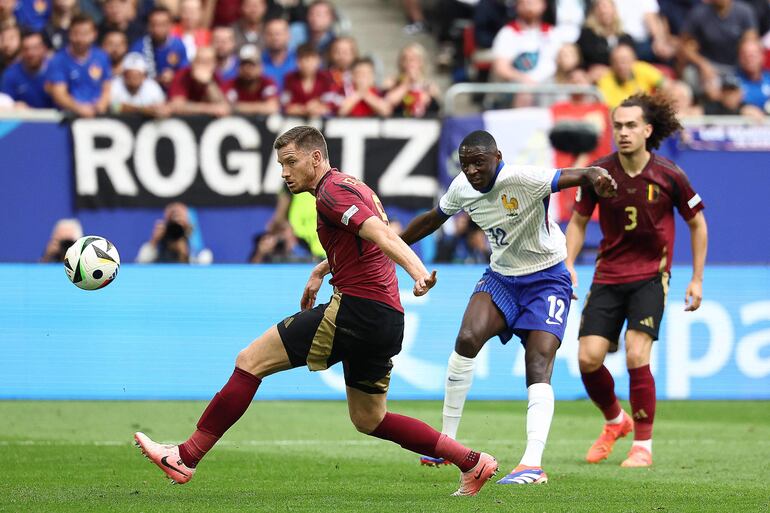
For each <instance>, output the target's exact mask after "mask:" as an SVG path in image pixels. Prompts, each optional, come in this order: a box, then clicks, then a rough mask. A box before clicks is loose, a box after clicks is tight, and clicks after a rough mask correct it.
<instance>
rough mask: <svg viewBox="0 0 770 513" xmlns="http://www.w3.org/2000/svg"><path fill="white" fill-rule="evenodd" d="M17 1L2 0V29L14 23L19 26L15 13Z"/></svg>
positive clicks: (0, 8)
mask: <svg viewBox="0 0 770 513" xmlns="http://www.w3.org/2000/svg"><path fill="white" fill-rule="evenodd" d="M16 1H17V0H0V29H3V28H6V27H10V26H12V25H15V26H18V24H19V22H18V20H17V19H16V14H15V13H16Z"/></svg>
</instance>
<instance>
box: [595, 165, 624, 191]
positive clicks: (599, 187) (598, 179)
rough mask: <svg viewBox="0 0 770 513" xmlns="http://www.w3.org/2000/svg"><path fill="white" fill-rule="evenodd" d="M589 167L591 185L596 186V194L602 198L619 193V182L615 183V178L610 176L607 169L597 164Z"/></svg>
mask: <svg viewBox="0 0 770 513" xmlns="http://www.w3.org/2000/svg"><path fill="white" fill-rule="evenodd" d="M588 169H589V171H588V177H589V179H590V180H591V185H593V186H594V190H595V191H596V194H598V195H599V196H601V197H602V198H612V197H613V196H615V195H617V192H618V184H617V183H615V179H614V178H612V177H611V176H610V174H609V173H608V172H607V170H606V169H604V168H603V167H596V166H594V167H590V168H588Z"/></svg>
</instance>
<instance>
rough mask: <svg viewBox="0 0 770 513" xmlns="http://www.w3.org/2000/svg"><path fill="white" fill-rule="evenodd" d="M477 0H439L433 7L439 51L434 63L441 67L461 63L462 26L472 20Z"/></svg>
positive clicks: (444, 67) (445, 67)
mask: <svg viewBox="0 0 770 513" xmlns="http://www.w3.org/2000/svg"><path fill="white" fill-rule="evenodd" d="M478 3H479V0H439V1H438V4H437V6H436V9H435V13H434V19H435V21H436V24H435V27H436V30H435V32H436V39H438V44H439V51H438V54H437V55H436V64H437V66H438V67H439V68H441V69H449V68H451V67H454V66H460V65H462V63H463V62H462V61H463V55H462V52H463V44H464V41H463V34H462V31H463V28H464V27H465V26H467V25H469V24H470V23H471V22H472V20H473V11H474V9H475V8H476V6H477V5H478Z"/></svg>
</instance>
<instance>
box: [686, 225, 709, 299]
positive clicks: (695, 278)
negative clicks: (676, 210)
mask: <svg viewBox="0 0 770 513" xmlns="http://www.w3.org/2000/svg"><path fill="white" fill-rule="evenodd" d="M687 226H688V227H689V228H690V245H691V247H692V279H690V284H689V285H687V291H686V292H685V296H684V304H685V308H684V309H685V311H687V312H693V311H695V310H697V309H698V308H700V303H701V300H702V299H703V268H704V267H705V266H706V250H707V248H708V227H707V226H706V217H705V216H704V215H703V212H698V213H697V214H695V216H694V217H693V218H692V219H690V220H689V221H687Z"/></svg>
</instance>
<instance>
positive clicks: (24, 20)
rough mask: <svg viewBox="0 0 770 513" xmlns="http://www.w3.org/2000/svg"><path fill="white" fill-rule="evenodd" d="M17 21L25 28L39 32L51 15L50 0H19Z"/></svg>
mask: <svg viewBox="0 0 770 513" xmlns="http://www.w3.org/2000/svg"><path fill="white" fill-rule="evenodd" d="M15 15H16V22H17V23H18V24H19V27H21V28H22V29H23V30H28V31H30V32H39V31H41V30H43V27H45V24H46V22H47V21H48V18H49V17H50V16H51V2H50V0H17V3H16V12H15Z"/></svg>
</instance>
